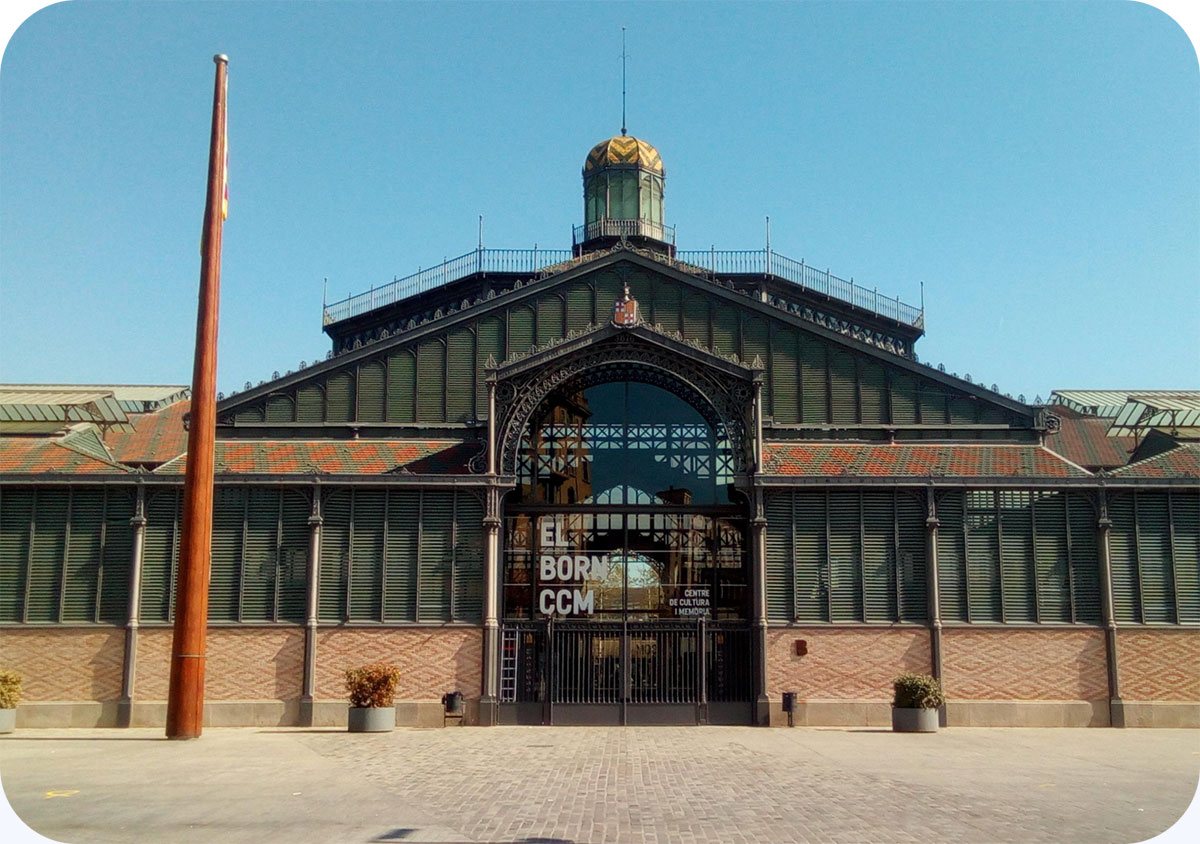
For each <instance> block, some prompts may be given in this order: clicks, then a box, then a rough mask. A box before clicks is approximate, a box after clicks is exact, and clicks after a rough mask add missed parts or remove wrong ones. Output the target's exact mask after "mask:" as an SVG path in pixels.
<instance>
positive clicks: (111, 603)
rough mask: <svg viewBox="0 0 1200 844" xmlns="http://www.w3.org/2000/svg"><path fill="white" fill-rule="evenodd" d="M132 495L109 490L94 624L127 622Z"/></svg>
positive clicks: (121, 490)
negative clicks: (98, 622) (98, 600)
mask: <svg viewBox="0 0 1200 844" xmlns="http://www.w3.org/2000/svg"><path fill="white" fill-rule="evenodd" d="M133 511H134V493H133V491H132V490H129V489H111V488H110V489H109V490H108V491H107V498H106V500H105V505H104V548H103V550H102V551H101V556H100V609H99V612H98V614H97V620H99V621H104V622H108V623H109V624H119V623H121V622H124V621H126V620H127V619H128V618H129V566H130V565H131V564H132V558H133V526H132V525H131V524H129V520H130V519H132V518H133Z"/></svg>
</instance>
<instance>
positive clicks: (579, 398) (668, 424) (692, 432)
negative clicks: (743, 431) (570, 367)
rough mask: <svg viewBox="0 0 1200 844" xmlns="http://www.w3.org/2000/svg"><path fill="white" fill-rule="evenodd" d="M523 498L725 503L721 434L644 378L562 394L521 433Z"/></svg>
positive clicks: (726, 461) (727, 474)
mask: <svg viewBox="0 0 1200 844" xmlns="http://www.w3.org/2000/svg"><path fill="white" fill-rule="evenodd" d="M517 474H518V480H519V484H518V495H519V497H520V500H522V501H524V502H525V503H530V504H532V503H537V504H559V505H567V504H597V505H621V506H664V505H665V506H689V505H694V506H711V505H724V504H730V503H731V499H730V497H729V491H730V484H731V483H732V481H733V478H732V460H731V456H730V447H729V442H728V439H727V437H726V434H725V431H724V430H723V429H721V428H720V427H719V426H718V427H717V428H714V426H713V425H711V424H709V422H708V421H707V420H706V419H705V418H704V416H703V415H701V413H700V412H699V411H698V410H696V408H694V407H692V406H691V405H690V404H688V402H686V401H684V400H683V399H681V398H680V397H678V396H676V395H675V394H674V393H672V392H670V391H668V390H666V389H663V388H662V387H659V386H656V385H653V384H648V383H643V382H641V381H612V382H607V383H601V384H595V385H592V386H587V387H583V388H570V387H568V388H567V389H564V390H561V391H559V392H556V393H554V394H553V395H551V396H550V398H549V399H547V401H546V402H545V403H544V404H543V405H542V407H541V408H540V409H539V411H538V413H537V414H535V416H534V420H533V422H532V423H531V424H530V426H529V429H528V430H527V431H526V432H525V434H524V436H523V437H522V441H521V447H520V453H519V459H518V463H517Z"/></svg>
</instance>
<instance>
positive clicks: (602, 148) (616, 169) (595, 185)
mask: <svg viewBox="0 0 1200 844" xmlns="http://www.w3.org/2000/svg"><path fill="white" fill-rule="evenodd" d="M664 181H665V171H664V170H663V163H662V157H661V156H660V155H659V154H658V150H656V149H655V148H654V147H653V146H652V145H650V144H649V143H647V142H646V141H643V140H641V139H640V138H635V137H633V136H631V135H625V134H621V135H616V136H614V137H612V138H609V139H608V140H606V141H601V142H600V143H598V144H596V145H595V146H594V147H592V151H591V152H589V153H588V156H587V160H586V161H585V162H584V163H583V221H584V222H583V225H582V226H577V227H576V228H575V253H576V254H582V253H583V252H591V251H594V250H596V249H604V248H608V247H610V246H612V245H613V244H614V243H617V242H619V241H626V242H629V243H632V244H634V245H636V246H641V247H646V248H650V249H656V250H660V251H664V252H667V253H670V254H673V253H674V252H675V230H674V229H673V228H671V227H669V226H666V225H664V224H663V183H664Z"/></svg>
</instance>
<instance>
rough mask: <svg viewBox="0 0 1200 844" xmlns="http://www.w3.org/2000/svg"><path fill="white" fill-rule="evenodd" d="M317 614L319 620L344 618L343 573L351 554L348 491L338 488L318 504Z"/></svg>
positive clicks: (344, 585)
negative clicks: (319, 530) (319, 532)
mask: <svg viewBox="0 0 1200 844" xmlns="http://www.w3.org/2000/svg"><path fill="white" fill-rule="evenodd" d="M321 515H322V516H323V517H324V524H323V525H322V527H321V570H320V575H319V576H320V581H319V583H320V586H319V588H320V603H319V615H320V618H321V620H322V621H342V620H344V619H345V617H346V574H347V563H348V561H349V557H350V492H349V491H347V490H339V491H337V492H335V493H333V494H331V495H328V496H326V498H325V500H324V502H323V503H322V505H321Z"/></svg>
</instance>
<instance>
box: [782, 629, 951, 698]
mask: <svg viewBox="0 0 1200 844" xmlns="http://www.w3.org/2000/svg"><path fill="white" fill-rule="evenodd" d="M797 639H803V640H805V641H806V642H807V643H808V653H807V654H805V655H804V656H796V649H795V644H794V642H795V640H797ZM905 671H919V672H921V673H928V672H929V631H927V630H924V629H914V628H896V629H882V630H863V629H847V630H837V629H822V628H811V627H809V628H799V627H792V628H788V629H787V630H778V629H774V630H768V631H767V690H768V691H767V693H768V694H769V695H770V696H771V697H779V696H780V695H781V694H782V693H783V692H796V693H797V694H798V695H799V696H800V698H802V699H808V700H879V701H884V700H889V701H890V700H891V698H892V680H893V679H895V677H896V675H897V674H901V673H903V672H905Z"/></svg>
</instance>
